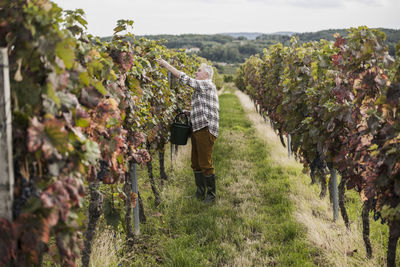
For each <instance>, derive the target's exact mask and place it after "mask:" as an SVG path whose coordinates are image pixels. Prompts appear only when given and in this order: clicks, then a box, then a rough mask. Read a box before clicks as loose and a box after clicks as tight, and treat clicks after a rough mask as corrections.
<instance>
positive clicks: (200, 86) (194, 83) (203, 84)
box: [179, 72, 211, 91]
mask: <svg viewBox="0 0 400 267" xmlns="http://www.w3.org/2000/svg"><path fill="white" fill-rule="evenodd" d="M179 81H180V82H181V83H183V84H186V85H188V86H190V87H192V88H193V89H194V90H197V91H205V90H209V89H211V88H210V87H211V86H210V80H196V79H193V78H191V77H189V76H188V75H187V74H186V73H184V72H181V75H180V76H179Z"/></svg>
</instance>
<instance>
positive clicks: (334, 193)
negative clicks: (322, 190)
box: [329, 168, 339, 221]
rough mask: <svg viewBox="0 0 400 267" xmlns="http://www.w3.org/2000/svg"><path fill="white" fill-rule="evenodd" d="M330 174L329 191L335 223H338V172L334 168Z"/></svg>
mask: <svg viewBox="0 0 400 267" xmlns="http://www.w3.org/2000/svg"><path fill="white" fill-rule="evenodd" d="M330 172H331V177H330V178H329V191H330V194H331V198H332V208H333V221H336V220H337V218H338V216H339V200H338V184H337V171H336V170H335V169H333V168H332V169H331V170H330Z"/></svg>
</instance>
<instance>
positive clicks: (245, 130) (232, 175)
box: [123, 93, 323, 266]
mask: <svg viewBox="0 0 400 267" xmlns="http://www.w3.org/2000/svg"><path fill="white" fill-rule="evenodd" d="M220 106H221V111H220V121H221V123H220V136H219V138H218V139H217V142H216V144H215V149H214V167H215V169H216V177H217V178H216V179H217V180H216V183H217V196H218V199H217V201H216V203H215V204H214V205H206V204H204V203H202V202H200V201H198V200H196V199H194V198H189V197H188V196H190V195H191V194H193V192H194V190H195V185H194V179H193V174H192V171H191V169H190V167H189V166H190V162H189V158H190V157H189V155H190V154H189V152H190V145H188V146H186V147H184V148H183V149H181V150H180V152H179V156H178V158H177V159H175V161H174V166H173V167H174V171H173V174H172V175H171V179H170V181H169V182H168V185H167V186H166V187H165V188H164V189H163V191H162V199H163V204H162V205H161V207H159V208H158V209H159V212H156V213H154V214H152V216H148V217H149V220H148V223H146V225H145V226H144V228H143V229H142V232H143V233H144V234H143V236H142V237H141V240H139V242H138V245H137V247H136V249H137V250H136V253H135V252H132V255H131V257H130V258H128V259H127V261H126V262H125V263H123V266H125V264H127V263H128V262H129V263H130V264H132V266H153V265H165V266H314V265H318V264H321V265H323V264H322V263H321V257H319V252H318V250H317V249H315V248H313V246H312V245H310V244H309V243H308V242H307V241H306V232H305V228H304V227H303V226H302V225H301V224H299V223H297V222H296V221H295V219H294V217H293V213H294V206H293V204H292V201H291V200H290V198H289V192H290V190H291V185H290V182H289V176H291V175H292V176H293V175H297V173H296V171H294V170H292V169H290V168H282V167H280V166H273V165H272V164H271V159H270V155H269V152H268V147H267V146H266V144H265V142H264V141H263V140H261V139H260V138H258V137H257V136H256V130H255V128H254V126H253V125H252V123H251V122H250V121H249V119H248V118H247V116H246V113H245V111H244V109H243V108H242V106H241V104H240V102H239V99H238V98H237V97H236V96H235V95H234V94H232V93H226V94H222V95H220ZM144 198H145V199H147V198H150V201H148V203H151V202H152V201H151V195H148V196H145V197H144ZM148 208H151V209H152V208H153V207H148Z"/></svg>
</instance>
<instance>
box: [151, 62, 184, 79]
mask: <svg viewBox="0 0 400 267" xmlns="http://www.w3.org/2000/svg"><path fill="white" fill-rule="evenodd" d="M156 61H157V63H158V65H160V67H164V68H166V69H167V70H169V71H170V72H171V73H172V75H174V76H175V77H177V78H179V76H180V75H181V72H180V71H179V70H177V69H175V68H174V67H172V66H171V65H170V64H168V62H167V61H165V60H164V59H162V58H160V59H156Z"/></svg>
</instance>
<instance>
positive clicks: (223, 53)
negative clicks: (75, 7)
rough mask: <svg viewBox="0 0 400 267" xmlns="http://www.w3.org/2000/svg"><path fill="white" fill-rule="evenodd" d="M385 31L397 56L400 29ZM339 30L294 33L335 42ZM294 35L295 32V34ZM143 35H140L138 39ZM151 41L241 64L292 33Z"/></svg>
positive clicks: (153, 37)
mask: <svg viewBox="0 0 400 267" xmlns="http://www.w3.org/2000/svg"><path fill="white" fill-rule="evenodd" d="M379 30H381V31H383V32H384V33H385V34H386V42H385V43H386V44H387V46H388V47H389V53H390V54H391V55H394V53H395V47H396V44H397V43H398V42H399V41H400V30H393V29H379ZM336 32H337V33H339V34H340V35H342V36H346V35H347V31H346V29H330V30H323V31H318V32H305V33H296V34H294V35H295V36H297V37H298V38H299V43H300V44H301V43H304V42H310V41H319V40H321V39H325V40H329V41H333V40H334V37H333V35H334V34H335V33H336ZM292 36H293V35H292ZM139 37H141V36H137V37H136V38H139ZM144 37H145V38H147V39H150V40H166V41H167V42H166V43H165V46H166V47H167V48H170V49H174V48H176V49H179V48H183V49H187V48H193V47H198V48H199V49H200V51H199V52H198V55H199V56H201V57H204V58H206V59H208V60H211V61H214V62H226V63H242V62H244V61H245V60H246V59H247V58H249V57H250V56H252V55H255V54H262V52H263V49H264V48H268V47H269V46H270V45H272V44H275V43H281V44H283V45H284V46H289V45H290V38H291V36H289V35H283V34H282V35H281V34H263V35H260V36H258V37H257V38H256V39H255V40H250V39H247V38H246V37H245V36H239V37H236V38H235V37H232V36H228V35H222V34H214V35H204V34H182V35H146V36H144Z"/></svg>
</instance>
